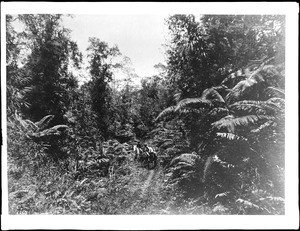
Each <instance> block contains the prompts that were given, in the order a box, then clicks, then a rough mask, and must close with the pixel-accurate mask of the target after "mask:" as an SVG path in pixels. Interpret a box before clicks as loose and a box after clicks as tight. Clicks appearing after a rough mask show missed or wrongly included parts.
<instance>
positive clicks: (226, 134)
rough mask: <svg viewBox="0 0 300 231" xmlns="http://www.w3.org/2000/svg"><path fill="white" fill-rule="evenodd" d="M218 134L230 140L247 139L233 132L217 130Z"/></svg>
mask: <svg viewBox="0 0 300 231" xmlns="http://www.w3.org/2000/svg"><path fill="white" fill-rule="evenodd" d="M217 136H219V137H222V138H225V139H228V140H246V138H244V137H242V136H238V135H235V134H233V133H225V132H217Z"/></svg>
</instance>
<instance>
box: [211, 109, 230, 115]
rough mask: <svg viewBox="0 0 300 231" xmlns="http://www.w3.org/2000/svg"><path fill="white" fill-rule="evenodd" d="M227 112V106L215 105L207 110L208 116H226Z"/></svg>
mask: <svg viewBox="0 0 300 231" xmlns="http://www.w3.org/2000/svg"><path fill="white" fill-rule="evenodd" d="M228 113H229V110H228V109H227V108H223V107H216V108H214V109H212V110H210V111H209V112H208V115H209V116H216V115H218V116H219V115H221V116H222V117H224V116H227V115H228Z"/></svg>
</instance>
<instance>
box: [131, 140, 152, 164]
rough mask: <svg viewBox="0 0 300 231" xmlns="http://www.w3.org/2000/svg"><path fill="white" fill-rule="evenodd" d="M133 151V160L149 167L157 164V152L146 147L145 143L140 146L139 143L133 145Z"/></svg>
mask: <svg viewBox="0 0 300 231" xmlns="http://www.w3.org/2000/svg"><path fill="white" fill-rule="evenodd" d="M133 151H134V153H135V155H134V160H137V161H139V162H141V163H142V164H143V166H147V167H148V168H149V169H152V168H155V166H156V165H157V154H156V152H155V151H154V149H153V148H151V147H148V146H147V145H146V144H145V145H144V146H141V145H140V144H137V145H133Z"/></svg>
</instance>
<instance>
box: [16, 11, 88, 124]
mask: <svg viewBox="0 0 300 231" xmlns="http://www.w3.org/2000/svg"><path fill="white" fill-rule="evenodd" d="M19 19H20V21H21V22H23V23H24V24H25V31H24V34H23V35H24V38H25V39H26V40H27V48H28V50H29V53H30V54H29V56H28V62H27V63H26V64H25V65H24V67H23V69H24V70H25V71H26V74H27V75H28V76H30V78H31V81H30V86H31V88H32V90H31V91H30V93H29V94H28V96H27V98H28V101H29V103H30V107H29V110H27V114H28V116H29V117H30V118H31V119H32V120H39V119H40V118H42V117H44V116H45V115H48V114H52V115H54V116H55V118H54V119H53V121H52V123H53V124H58V123H63V122H64V114H65V113H66V111H67V109H68V106H69V104H70V95H69V91H71V90H72V89H74V88H76V87H77V80H76V78H75V77H74V76H73V74H72V72H71V69H70V67H72V66H73V67H75V68H79V65H80V63H81V60H82V55H81V53H80V52H79V51H78V47H77V44H76V43H75V42H73V41H72V40H71V38H70V31H69V30H67V29H65V28H64V27H63V26H62V15H59V14H55V15H52V14H51V15H50V14H48V15H45V14H42V15H19Z"/></svg>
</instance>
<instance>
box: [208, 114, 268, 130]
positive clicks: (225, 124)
mask: <svg viewBox="0 0 300 231" xmlns="http://www.w3.org/2000/svg"><path fill="white" fill-rule="evenodd" d="M271 119H274V117H271V116H265V115H247V116H242V117H237V118H234V117H233V116H226V117H224V118H222V119H220V120H219V121H216V122H214V123H212V126H213V127H214V128H217V129H221V128H227V130H228V132H231V133H233V132H234V130H235V127H237V126H248V125H250V124H255V123H257V122H258V121H262V120H271Z"/></svg>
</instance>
